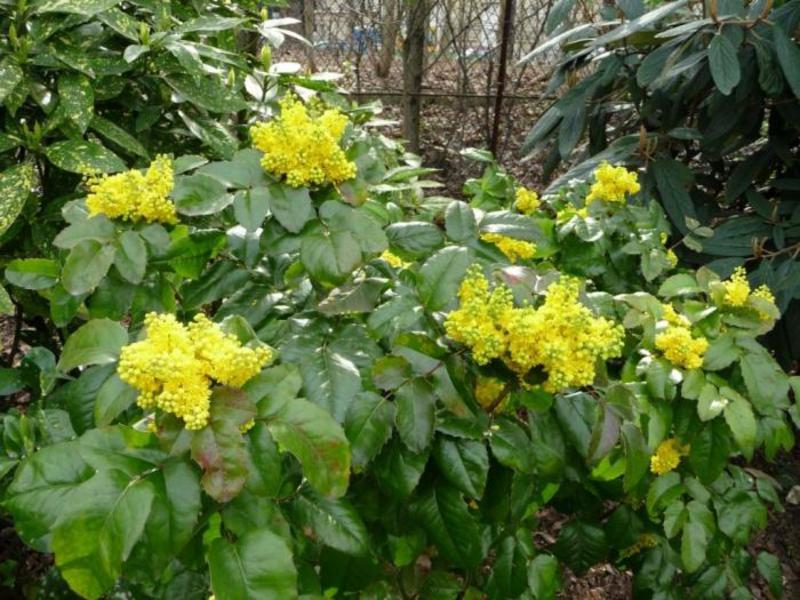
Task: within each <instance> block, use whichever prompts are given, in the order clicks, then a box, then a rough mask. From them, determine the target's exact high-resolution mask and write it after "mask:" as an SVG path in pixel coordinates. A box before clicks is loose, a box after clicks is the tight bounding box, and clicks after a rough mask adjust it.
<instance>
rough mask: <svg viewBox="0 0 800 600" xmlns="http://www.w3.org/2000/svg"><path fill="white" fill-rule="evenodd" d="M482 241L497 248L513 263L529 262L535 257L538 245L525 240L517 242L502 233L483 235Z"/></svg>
mask: <svg viewBox="0 0 800 600" xmlns="http://www.w3.org/2000/svg"><path fill="white" fill-rule="evenodd" d="M481 239H482V240H483V241H484V242H489V243H490V244H494V245H495V246H497V248H498V249H499V250H500V252H502V253H503V254H505V255H506V258H508V260H510V261H511V262H512V263H515V262H517V261H518V260H520V259H522V260H528V259H530V258H533V255H534V254H536V244H534V243H532V242H526V241H524V240H517V239H514V238H512V237H508V236H507V235H502V234H500V233H483V234H481Z"/></svg>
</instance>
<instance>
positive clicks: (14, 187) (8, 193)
mask: <svg viewBox="0 0 800 600" xmlns="http://www.w3.org/2000/svg"><path fill="white" fill-rule="evenodd" d="M33 178H34V173H33V166H32V165H30V164H28V163H23V164H20V165H16V166H14V167H11V168H10V169H7V170H5V171H3V172H2V173H0V235H3V234H4V233H5V232H6V231H8V229H9V227H11V226H12V225H13V224H14V221H16V220H17V217H18V216H19V214H20V212H22V209H23V207H24V206H25V202H26V201H27V199H28V196H29V195H30V192H31V188H32V187H33Z"/></svg>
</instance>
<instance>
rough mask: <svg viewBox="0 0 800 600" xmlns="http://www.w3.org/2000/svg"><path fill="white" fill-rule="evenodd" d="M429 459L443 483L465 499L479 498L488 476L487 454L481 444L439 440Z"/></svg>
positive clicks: (480, 442)
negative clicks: (447, 482) (464, 496)
mask: <svg viewBox="0 0 800 600" xmlns="http://www.w3.org/2000/svg"><path fill="white" fill-rule="evenodd" d="M433 458H434V460H435V461H436V464H437V465H438V467H439V470H440V471H441V472H442V474H443V475H444V477H445V479H447V481H449V482H450V483H451V484H453V485H454V486H455V487H456V488H458V489H459V490H460V491H461V492H463V493H464V494H466V495H467V496H468V497H469V498H476V499H477V498H481V497H482V496H483V490H484V488H485V487H486V478H487V475H488V473H489V453H488V452H487V451H486V445H485V443H484V442H482V441H475V440H462V439H455V438H448V437H444V436H443V437H440V438H439V439H437V441H436V445H435V446H434V449H433Z"/></svg>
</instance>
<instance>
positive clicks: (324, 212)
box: [319, 200, 389, 254]
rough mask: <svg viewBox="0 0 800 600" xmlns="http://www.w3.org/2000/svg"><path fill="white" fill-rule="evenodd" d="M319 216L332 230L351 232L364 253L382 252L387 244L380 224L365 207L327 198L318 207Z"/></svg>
mask: <svg viewBox="0 0 800 600" xmlns="http://www.w3.org/2000/svg"><path fill="white" fill-rule="evenodd" d="M319 216H320V218H321V219H322V220H323V221H324V222H325V223H326V224H327V225H328V227H329V228H330V229H331V230H332V231H349V232H350V233H352V234H353V237H354V238H355V239H356V241H357V242H358V245H359V246H360V247H361V250H362V252H364V253H365V254H377V253H379V252H383V251H384V250H386V248H387V247H388V245H389V242H388V241H387V239H386V234H385V233H384V232H383V226H382V224H381V223H380V222H379V221H378V220H377V219H376V218H374V217H373V216H372V215H371V213H370V212H369V211H368V210H367V209H364V208H361V209H356V208H351V207H350V206H347V205H345V204H344V203H342V202H338V201H334V200H329V201H328V202H325V203H323V205H322V206H321V207H320V209H319Z"/></svg>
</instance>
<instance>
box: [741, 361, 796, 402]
mask: <svg viewBox="0 0 800 600" xmlns="http://www.w3.org/2000/svg"><path fill="white" fill-rule="evenodd" d="M739 364H740V366H741V369H742V376H743V377H744V383H745V385H746V386H747V392H748V394H749V395H750V399H751V400H752V402H753V405H754V406H755V407H756V409H758V411H759V412H761V413H765V414H767V413H770V412H772V411H773V410H774V408H775V407H788V398H789V378H788V377H787V376H786V373H784V372H783V369H781V367H780V365H778V363H777V362H776V361H775V359H774V358H772V356H770V354H769V353H768V352H767V351H766V350H764V349H763V348H762V349H761V350H760V351H757V352H746V353H745V354H744V355H743V356H742V358H741V360H740V362H739Z"/></svg>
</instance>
